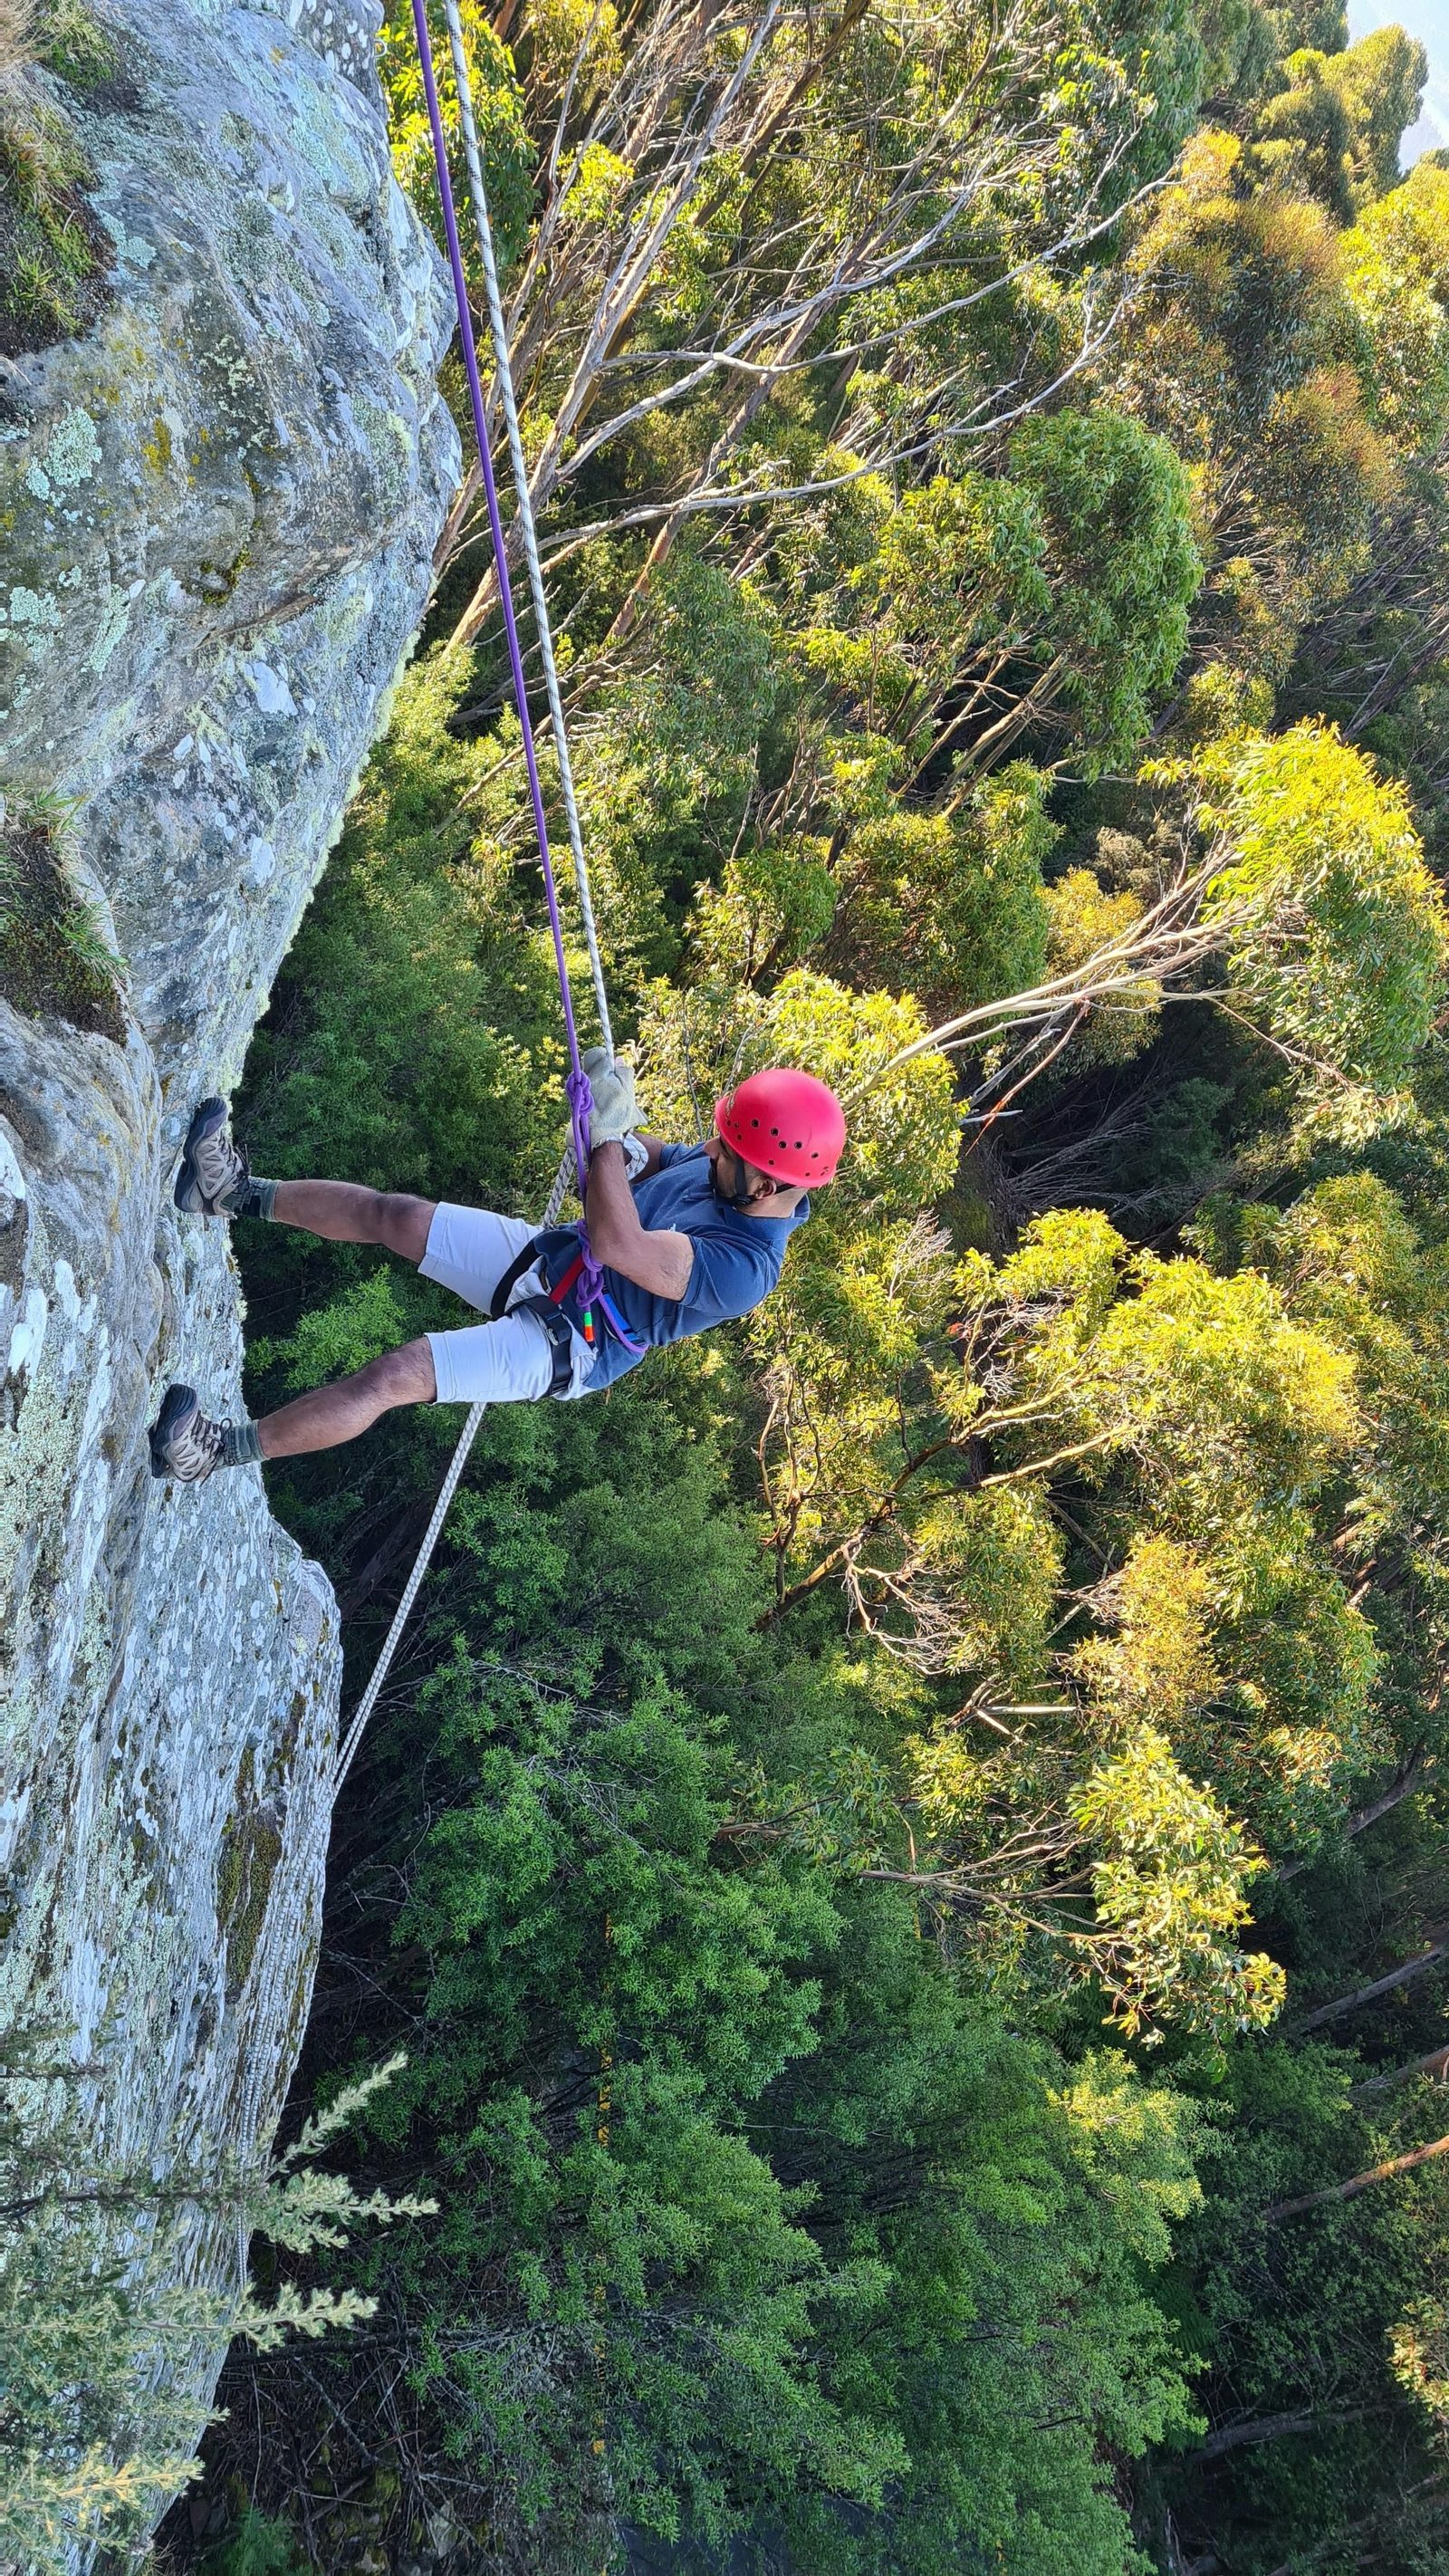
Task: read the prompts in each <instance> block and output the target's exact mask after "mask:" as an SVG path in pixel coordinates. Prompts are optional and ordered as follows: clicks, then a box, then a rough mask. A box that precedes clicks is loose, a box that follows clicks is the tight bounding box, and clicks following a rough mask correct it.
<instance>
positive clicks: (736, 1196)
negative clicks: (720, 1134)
mask: <svg viewBox="0 0 1449 2576" xmlns="http://www.w3.org/2000/svg"><path fill="white" fill-rule="evenodd" d="M722 1141H724V1149H725V1152H726V1153H727V1154H728V1156H729V1158H730V1161H731V1162H732V1163H733V1165H734V1167H735V1170H736V1171H737V1172H738V1173H739V1175H740V1179H739V1182H738V1184H737V1186H736V1187H735V1188H734V1189H732V1190H721V1189H720V1187H719V1160H718V1157H716V1159H715V1166H714V1185H715V1188H716V1189H717V1190H719V1195H720V1197H721V1198H728V1200H729V1203H730V1206H731V1207H733V1208H738V1209H739V1212H740V1214H741V1216H748V1215H749V1212H750V1210H751V1208H752V1207H753V1206H754V1204H755V1202H754V1199H753V1198H752V1197H751V1195H750V1191H749V1189H748V1187H747V1185H746V1182H745V1177H744V1176H745V1174H746V1172H747V1171H748V1169H749V1166H748V1165H747V1163H746V1162H745V1160H744V1158H743V1156H742V1155H740V1154H737V1153H736V1152H735V1149H734V1147H733V1145H731V1144H730V1143H729V1142H728V1140H727V1139H726V1140H722Z"/></svg>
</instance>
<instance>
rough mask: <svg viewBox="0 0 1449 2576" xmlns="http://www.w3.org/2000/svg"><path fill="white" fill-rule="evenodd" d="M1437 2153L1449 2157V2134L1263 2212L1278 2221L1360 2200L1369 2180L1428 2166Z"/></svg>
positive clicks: (1265, 2215)
mask: <svg viewBox="0 0 1449 2576" xmlns="http://www.w3.org/2000/svg"><path fill="white" fill-rule="evenodd" d="M1435 2156H1449V2135H1446V2136H1444V2137H1442V2138H1431V2139H1430V2141H1429V2144H1428V2146H1427V2147H1412V2148H1411V2149H1410V2151H1409V2153H1408V2154H1407V2155H1406V2156H1390V2157H1389V2159H1388V2161H1387V2163H1385V2164H1381V2165H1370V2166H1369V2168H1368V2170H1367V2172H1366V2173H1357V2174H1350V2176H1349V2178H1348V2181H1347V2182H1331V2183H1330V2184H1329V2185H1328V2187H1327V2189H1326V2190H1324V2191H1309V2192H1305V2193H1304V2195H1303V2198H1302V2199H1301V2200H1275V2201H1274V2203H1273V2206H1272V2208H1271V2209H1265V2210H1264V2212H1263V2215H1264V2217H1265V2218H1268V2219H1272V2220H1273V2221H1274V2222H1275V2223H1276V2222H1277V2221H1278V2220H1279V2219H1282V2218H1301V2217H1302V2215H1303V2212H1304V2211H1305V2210H1306V2209H1326V2208H1327V2207H1328V2205H1329V2203H1330V2202H1331V2201H1335V2200H1357V2198H1358V2196H1359V2193H1360V2192H1361V2191H1367V2190H1368V2188H1369V2185H1370V2183H1375V2182H1391V2181H1392V2180H1393V2178H1394V2176H1395V2174H1405V2173H1412V2172H1413V2171H1414V2169H1415V2167H1416V2166H1417V2165H1427V2164H1429V2163H1431V2162H1432V2160H1433V2158H1434V2157H1435Z"/></svg>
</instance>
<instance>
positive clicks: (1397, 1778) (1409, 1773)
mask: <svg viewBox="0 0 1449 2576" xmlns="http://www.w3.org/2000/svg"><path fill="white" fill-rule="evenodd" d="M1428 1769H1429V1762H1428V1758H1427V1756H1426V1754H1425V1752H1424V1748H1423V1746H1422V1744H1421V1745H1419V1746H1418V1748H1417V1750H1416V1751H1415V1752H1413V1753H1411V1754H1410V1756H1409V1759H1408V1761H1407V1762H1406V1763H1405V1764H1404V1767H1403V1769H1402V1770H1401V1771H1398V1772H1396V1773H1395V1774H1394V1777H1393V1779H1392V1780H1391V1781H1390V1782H1389V1785H1388V1787H1387V1789H1385V1791H1384V1792H1383V1795H1382V1797H1378V1798H1373V1799H1371V1800H1370V1801H1369V1804H1368V1805H1367V1806H1366V1807H1357V1808H1355V1810H1354V1812H1353V1814H1352V1815H1351V1816H1346V1817H1345V1819H1344V1821H1343V1823H1342V1825H1341V1826H1340V1827H1339V1831H1340V1833H1342V1834H1343V1835H1344V1836H1345V1837H1346V1838H1347V1839H1348V1840H1349V1841H1352V1839H1353V1836H1354V1835H1355V1834H1361V1833H1363V1832H1364V1830H1365V1829H1366V1827H1367V1826H1369V1825H1376V1824H1377V1823H1378V1820H1379V1818H1380V1816H1386V1815H1387V1814H1388V1813H1389V1810H1390V1808H1392V1807H1397V1806H1398V1805H1400V1804H1401V1802H1402V1801H1403V1800H1404V1799H1405V1798H1411V1797H1412V1796H1413V1794H1414V1791H1415V1790H1416V1789H1417V1788H1418V1786H1419V1783H1420V1781H1421V1780H1422V1779H1423V1778H1424V1775H1425V1773H1426V1772H1427V1770H1428ZM1318 1857H1319V1855H1318V1853H1317V1852H1305V1854H1304V1855H1303V1858H1302V1859H1301V1860H1285V1861H1283V1862H1282V1863H1281V1864H1280V1866H1279V1867H1278V1868H1277V1869H1275V1870H1274V1872H1273V1876H1274V1877H1275V1878H1277V1879H1284V1878H1296V1877H1297V1876H1298V1873H1299V1871H1300V1870H1301V1869H1311V1868H1312V1866H1313V1863H1314V1861H1315V1860H1316V1859H1317V1858H1318Z"/></svg>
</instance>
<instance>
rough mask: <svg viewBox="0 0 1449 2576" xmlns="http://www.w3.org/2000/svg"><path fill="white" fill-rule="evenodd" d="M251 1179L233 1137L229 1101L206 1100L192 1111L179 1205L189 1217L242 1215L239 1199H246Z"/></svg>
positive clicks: (178, 1182)
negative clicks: (230, 1126) (227, 1103)
mask: <svg viewBox="0 0 1449 2576" xmlns="http://www.w3.org/2000/svg"><path fill="white" fill-rule="evenodd" d="M250 1179H251V1166H250V1164H249V1163H248V1161H247V1158H246V1155H245V1154H244V1153H243V1151H242V1149H241V1147H240V1146H239V1145H234V1144H233V1143H232V1140H231V1134H230V1130H229V1128H228V1125H227V1115H226V1102H225V1101H224V1100H203V1102H202V1103H201V1106H200V1108H199V1109H197V1110H195V1111H193V1113H192V1119H191V1124H190V1126H189V1127H188V1128H187V1130H186V1142H185V1144H184V1145H183V1146H182V1148H181V1168H180V1170H179V1171H178V1173H177V1175H176V1188H175V1191H174V1193H173V1195H174V1197H175V1200H176V1204H177V1206H178V1207H179V1208H184V1209H185V1211H186V1213H187V1215H188V1216H239V1215H240V1214H241V1213H242V1209H241V1207H240V1206H238V1205H237V1204H235V1202H237V1201H238V1200H239V1199H240V1200H245V1197H246V1195H247V1184H248V1183H249V1181H250Z"/></svg>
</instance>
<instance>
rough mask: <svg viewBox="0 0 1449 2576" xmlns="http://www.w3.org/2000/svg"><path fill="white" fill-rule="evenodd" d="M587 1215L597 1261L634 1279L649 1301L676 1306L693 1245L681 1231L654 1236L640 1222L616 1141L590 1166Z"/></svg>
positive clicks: (603, 1148)
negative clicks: (672, 1302)
mask: <svg viewBox="0 0 1449 2576" xmlns="http://www.w3.org/2000/svg"><path fill="white" fill-rule="evenodd" d="M584 1215H585V1218H586V1220H587V1223H588V1229H589V1241H590V1243H591V1244H592V1246H593V1249H594V1257H595V1259H596V1260H598V1261H602V1262H603V1264H604V1266H605V1268H606V1269H608V1270H617V1271H619V1272H620V1273H621V1274H622V1276H623V1277H624V1278H625V1279H632V1280H633V1282H634V1285H635V1286H636V1288H647V1289H648V1291H649V1294H650V1295H651V1297H669V1298H671V1299H673V1300H675V1301H676V1302H677V1301H678V1299H679V1298H681V1297H682V1296H683V1295H684V1292H685V1290H686V1289H687V1288H688V1286H689V1282H690V1278H691V1275H692V1273H693V1270H694V1246H693V1244H692V1243H691V1242H690V1239H689V1237H688V1235H687V1234H681V1233H680V1232H679V1230H678V1228H677V1227H674V1226H670V1227H667V1228H661V1229H660V1230H659V1231H658V1232H651V1231H650V1229H649V1228H648V1227H647V1226H643V1225H641V1224H640V1222H639V1211H638V1209H637V1207H636V1206H635V1204H634V1193H633V1191H632V1190H631V1189H630V1187H629V1179H628V1174H627V1172H626V1170H625V1167H624V1149H623V1146H622V1145H621V1144H620V1143H619V1142H618V1140H617V1139H615V1140H614V1141H613V1142H611V1143H606V1144H604V1145H602V1146H600V1147H599V1148H598V1150H597V1151H596V1153H595V1155H594V1158H593V1160H592V1162H591V1163H590V1165H589V1187H588V1195H587V1197H586V1199H585V1201H584Z"/></svg>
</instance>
